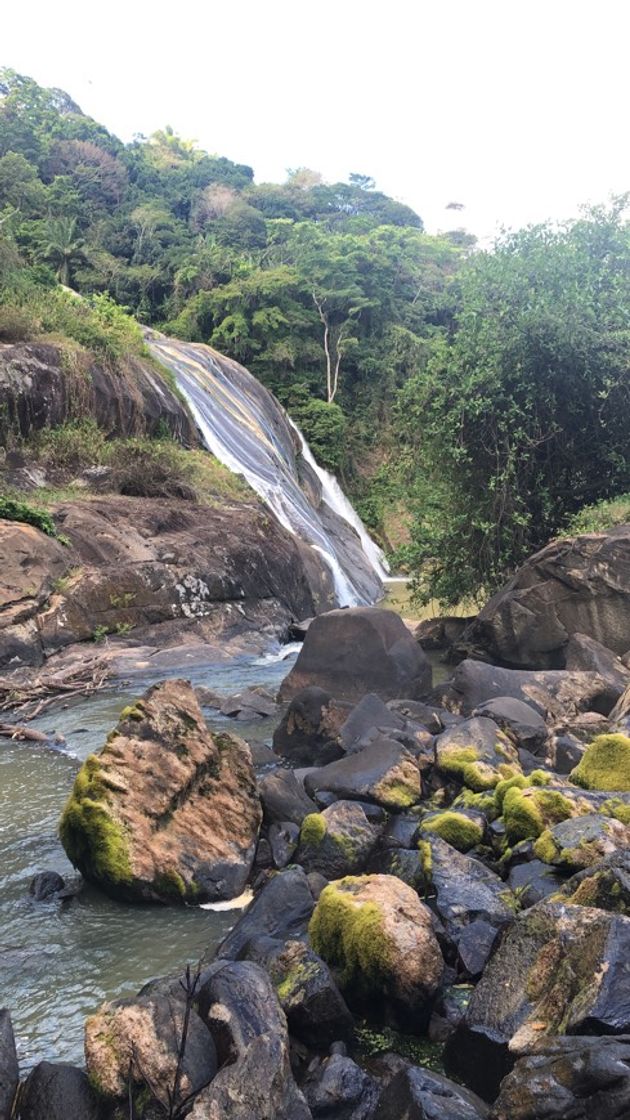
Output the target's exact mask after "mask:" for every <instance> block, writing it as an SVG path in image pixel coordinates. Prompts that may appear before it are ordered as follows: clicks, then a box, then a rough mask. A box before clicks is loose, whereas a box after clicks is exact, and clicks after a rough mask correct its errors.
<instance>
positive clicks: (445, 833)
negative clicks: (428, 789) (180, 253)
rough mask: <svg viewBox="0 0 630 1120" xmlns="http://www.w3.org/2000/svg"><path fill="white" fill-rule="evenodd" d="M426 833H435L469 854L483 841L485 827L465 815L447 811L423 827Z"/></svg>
mask: <svg viewBox="0 0 630 1120" xmlns="http://www.w3.org/2000/svg"><path fill="white" fill-rule="evenodd" d="M422 829H423V831H424V832H435V833H436V835H437V836H439V837H440V838H441V839H442V840H445V841H446V843H447V844H451V845H452V846H453V847H454V848H457V850H458V851H459V852H467V851H469V850H470V848H474V847H475V845H476V844H480V843H481V841H482V840H483V827H482V826H481V824H479V822H478V821H474V820H471V818H470V817H466V816H465V815H464V814H463V813H457V812H454V811H453V810H446V811H445V812H444V813H439V814H438V815H437V816H436V817H432V818H431V819H430V820H428V821H426V822H424V823H423V825H422Z"/></svg>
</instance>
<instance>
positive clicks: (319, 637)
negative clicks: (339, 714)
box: [280, 607, 431, 703]
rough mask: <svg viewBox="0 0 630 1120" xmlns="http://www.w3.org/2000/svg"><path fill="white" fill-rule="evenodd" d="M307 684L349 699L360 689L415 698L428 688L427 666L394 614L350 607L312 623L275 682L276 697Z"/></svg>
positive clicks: (388, 696) (383, 695) (390, 696)
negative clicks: (290, 662)
mask: <svg viewBox="0 0 630 1120" xmlns="http://www.w3.org/2000/svg"><path fill="white" fill-rule="evenodd" d="M307 685H317V686H318V687H319V688H322V689H325V690H326V691H327V692H329V693H330V694H331V695H333V696H335V697H336V698H337V699H338V700H351V701H353V702H354V703H356V702H357V701H358V700H360V699H361V697H362V696H364V695H365V693H366V692H374V693H376V695H377V696H380V697H381V699H383V700H394V699H397V698H400V697H405V698H409V699H416V698H421V697H422V696H424V695H425V694H426V693H427V692H428V691H429V689H430V688H431V666H430V664H429V662H428V660H427V658H426V656H425V654H424V653H423V652H422V650H421V648H420V646H419V645H418V643H417V642H415V641H414V639H413V638H412V636H411V634H410V633H409V631H408V630H407V627H406V626H405V624H404V622H403V621H402V619H401V618H400V617H399V615H397V614H394V612H393V611H386V610H381V609H379V608H377V607H352V608H350V609H346V610H336V611H329V612H328V614H323V615H320V616H319V617H318V618H316V619H315V620H314V621H313V623H312V624H311V626H310V627H309V629H308V632H307V634H306V636H305V638H304V645H303V646H302V649H301V651H300V653H299V655H298V659H297V661H296V663H295V665H294V666H293V668H292V670H291V672H290V673H289V675H288V676H287V677H285V679H284V681H283V682H282V685H281V686H280V696H281V699H283V700H290V699H291V698H292V697H293V696H295V694H296V693H297V692H299V691H300V689H302V688H305V687H306V686H307Z"/></svg>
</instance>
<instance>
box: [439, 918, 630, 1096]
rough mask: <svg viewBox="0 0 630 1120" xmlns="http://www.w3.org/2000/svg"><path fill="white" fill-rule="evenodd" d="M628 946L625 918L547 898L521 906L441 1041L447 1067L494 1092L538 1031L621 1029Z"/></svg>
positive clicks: (625, 1026)
mask: <svg viewBox="0 0 630 1120" xmlns="http://www.w3.org/2000/svg"><path fill="white" fill-rule="evenodd" d="M629 952H630V918H625V917H620V916H619V915H616V914H610V913H607V912H606V911H603V910H596V909H592V908H590V907H586V906H563V905H561V904H559V903H552V902H541V903H538V904H537V905H536V906H533V907H532V908H531V909H530V910H527V911H525V913H523V914H520V915H519V916H518V917H517V918H516V919H515V921H514V922H513V923H512V925H511V926H510V927H509V928H508V929H507V931H506V932H505V933H504V935H503V939H502V941H501V944H500V945H499V947H498V949H497V950H496V951H495V953H494V954H493V956H492V957H491V959H490V961H489V963H488V964H487V966H486V968H485V971H484V974H483V976H482V978H481V980H480V981H479V983H478V985H477V987H476V988H475V991H474V992H473V995H472V998H471V1000H470V1003H469V1005H468V1009H467V1011H466V1014H465V1015H464V1017H463V1019H462V1021H461V1023H460V1024H459V1026H458V1028H457V1030H456V1031H455V1033H454V1034H453V1035H451V1037H450V1038H449V1040H448V1042H447V1045H446V1050H445V1063H446V1069H447V1072H448V1073H450V1074H452V1075H453V1076H455V1077H457V1078H458V1079H461V1080H462V1081H464V1082H465V1084H467V1085H469V1086H470V1087H471V1088H472V1089H474V1090H475V1092H477V1093H479V1095H480V1096H482V1097H483V1098H484V1099H485V1100H493V1099H494V1098H495V1097H496V1095H497V1093H498V1091H499V1085H500V1083H501V1080H502V1078H503V1077H504V1076H505V1075H506V1074H507V1073H509V1071H510V1069H511V1068H512V1066H513V1065H514V1062H515V1061H516V1059H517V1058H518V1056H519V1054H523V1053H527V1050H528V1048H529V1047H530V1046H531V1045H532V1044H533V1043H534V1042H535V1041H536V1040H538V1039H542V1038H544V1037H545V1036H550V1037H553V1036H555V1035H563V1034H569V1035H580V1034H586V1035H590V1034H624V1033H628V1032H629V1031H630V973H629V972H628V968H627V960H628V954H629Z"/></svg>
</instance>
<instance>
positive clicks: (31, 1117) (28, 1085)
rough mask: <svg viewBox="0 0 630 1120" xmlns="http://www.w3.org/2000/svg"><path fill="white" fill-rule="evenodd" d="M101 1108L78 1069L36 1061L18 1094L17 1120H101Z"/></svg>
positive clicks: (60, 1063)
mask: <svg viewBox="0 0 630 1120" xmlns="http://www.w3.org/2000/svg"><path fill="white" fill-rule="evenodd" d="M101 1105H102V1102H101V1101H100V1100H99V1098H98V1096H97V1095H96V1093H95V1092H94V1089H93V1088H92V1086H91V1085H90V1082H89V1080H88V1078H87V1075H86V1074H85V1073H84V1071H83V1070H82V1069H77V1067H76V1066H71V1065H67V1064H66V1063H65V1062H55V1063H53V1062H40V1063H39V1065H36V1066H35V1067H34V1068H33V1069H32V1070H31V1072H30V1073H29V1075H28V1077H27V1079H26V1081H25V1083H24V1086H23V1088H22V1091H21V1093H20V1120H69V1118H70V1117H71V1118H72V1120H101V1118H102V1115H103V1113H102V1108H101Z"/></svg>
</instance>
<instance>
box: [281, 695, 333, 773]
mask: <svg viewBox="0 0 630 1120" xmlns="http://www.w3.org/2000/svg"><path fill="white" fill-rule="evenodd" d="M348 711H349V705H348V704H339V703H337V701H336V700H334V699H333V697H332V695H331V694H330V693H329V692H327V691H325V690H324V689H323V688H318V687H317V686H315V685H309V686H308V687H306V688H303V689H301V690H300V691H299V692H298V693H297V694H296V695H295V696H294V697H293V698H292V700H291V702H290V704H289V706H288V708H287V710H286V712H285V714H284V716H283V718H282V720H281V721H280V723H279V725H278V727H277V728H276V730H275V731H274V734H273V748H274V750H275V751H276V753H277V754H279V755H282V757H283V758H289V759H290V760H291V762H294V763H296V764H297V765H299V766H323V765H325V764H326V763H327V762H332V761H333V759H335V758H341V756H342V754H343V750H342V748H341V745H340V742H339V729H340V727H341V725H342V723H344V721H345V719H346V717H347V715H348Z"/></svg>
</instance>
